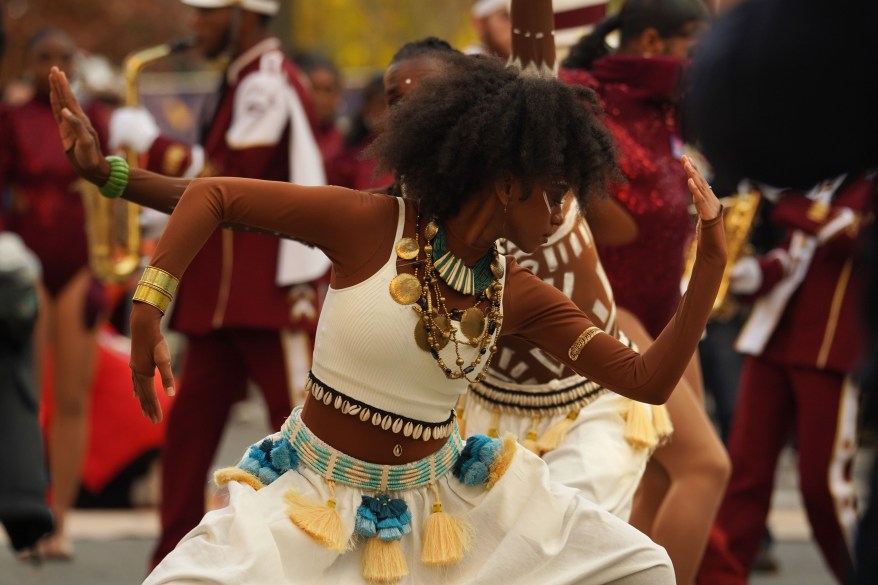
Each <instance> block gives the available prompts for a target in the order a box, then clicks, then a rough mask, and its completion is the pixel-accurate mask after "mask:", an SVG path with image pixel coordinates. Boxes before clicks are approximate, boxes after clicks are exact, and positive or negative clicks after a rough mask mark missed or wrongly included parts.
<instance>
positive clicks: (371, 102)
mask: <svg viewBox="0 0 878 585" xmlns="http://www.w3.org/2000/svg"><path fill="white" fill-rule="evenodd" d="M386 109H387V105H386V104H385V101H384V75H383V74H376V75H374V76H372V77H371V78H369V81H368V82H367V83H366V85H365V87H363V90H362V91H361V92H360V105H359V106H358V107H357V111H356V113H355V114H354V116H353V118H352V119H351V124H350V127H349V128H348V131H347V134H346V135H345V139H344V146H343V148H342V150H341V152H339V153H338V154H337V155H336V156H335V157H334V158H332V159H330V161H329V163H328V164H327V169H328V173H327V177H326V179H327V182H328V183H329V184H330V185H338V186H339V187H348V188H350V189H358V190H370V189H382V188H386V187H388V186H390V184H391V183H393V175H392V174H389V173H380V174H379V173H377V172H376V171H377V168H378V161H377V160H376V159H375V158H374V157H373V156H370V155H368V154H367V153H366V150H367V149H368V148H369V146H370V145H371V144H372V142H374V141H375V139H376V138H377V137H378V136H379V135H380V134H381V132H382V131H383V129H384V113H385V110H386Z"/></svg>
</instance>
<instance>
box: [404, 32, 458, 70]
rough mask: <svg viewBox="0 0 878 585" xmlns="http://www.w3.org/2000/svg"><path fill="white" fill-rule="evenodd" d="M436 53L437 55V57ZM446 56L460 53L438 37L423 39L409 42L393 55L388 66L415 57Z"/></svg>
mask: <svg viewBox="0 0 878 585" xmlns="http://www.w3.org/2000/svg"><path fill="white" fill-rule="evenodd" d="M437 53H438V55H437ZM446 54H455V55H459V54H461V53H460V51H458V50H457V49H455V48H454V47H452V46H451V44H450V43H448V41H443V40H442V39H440V38H438V37H424V38H423V39H418V40H416V41H409V42H407V43H406V44H404V45H403V46H402V47H400V48H399V50H398V51H397V52H396V53H394V55H393V58H392V59H391V60H390V64H391V65H393V64H394V63H399V62H400V61H407V60H409V59H414V58H415V57H423V56H425V55H429V56H431V57H432V56H434V55H435V56H437V57H444V56H445V55H446Z"/></svg>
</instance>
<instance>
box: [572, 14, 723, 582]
mask: <svg viewBox="0 0 878 585" xmlns="http://www.w3.org/2000/svg"><path fill="white" fill-rule="evenodd" d="M707 19H708V11H707V8H706V7H705V6H704V4H703V3H702V2H701V1H700V0H628V1H627V2H626V3H625V4H624V5H623V6H622V9H621V11H619V12H617V13H616V14H614V15H612V16H609V17H608V18H606V19H604V20H603V21H601V22H600V23H599V24H597V25H596V26H595V28H594V30H593V31H592V32H591V33H590V34H588V35H586V36H584V37H582V38H581V39H580V40H579V42H578V43H577V44H576V45H575V46H574V47H573V48H572V49H571V50H570V53H569V55H568V56H567V58H566V59H565V60H564V62H563V63H562V70H561V72H560V76H561V78H562V79H564V80H566V81H567V82H568V83H574V84H581V85H585V86H587V87H592V88H594V89H595V90H596V91H597V93H598V95H599V96H600V97H601V100H602V102H603V105H604V109H605V112H606V116H605V121H606V124H607V126H608V127H609V128H610V130H611V131H612V133H613V135H614V137H615V138H616V142H617V144H618V145H619V149H620V152H621V157H620V160H621V167H622V170H623V172H624V174H625V178H626V179H627V182H626V183H624V184H622V185H620V186H618V187H617V188H615V189H614V190H613V191H612V197H611V198H610V199H608V200H606V201H604V202H600V203H599V204H596V205H592V206H591V207H590V208H589V209H588V210H587V211H586V213H587V218H588V221H589V225H590V226H591V227H592V231H593V233H594V237H595V241H596V242H597V244H598V253H599V255H600V258H601V261H602V263H603V265H604V267H605V269H606V271H607V276H608V277H609V281H610V284H611V285H612V289H613V292H614V294H615V297H616V303H617V305H618V306H619V327H620V328H621V329H622V330H623V331H624V332H625V333H626V334H627V335H628V336H629V337H630V338H631V339H632V340H633V341H634V342H635V343H636V344H637V345H638V346H640V347H646V346H648V345H649V343H650V342H651V340H652V339H653V338H655V336H656V335H658V333H659V332H660V331H661V329H662V328H663V327H664V326H665V324H666V323H667V322H668V319H669V318H670V317H671V313H670V311H671V310H672V309H673V307H674V306H675V305H676V303H677V302H678V299H679V298H680V280H681V277H682V275H683V270H684V264H685V256H686V253H687V251H688V248H689V244H690V242H691V238H692V235H693V224H692V219H691V216H690V213H689V204H688V201H687V195H686V176H685V174H684V173H683V172H682V169H680V168H679V167H675V166H674V165H673V162H672V161H674V160H676V159H677V158H679V156H680V155H681V154H682V153H683V152H684V151H683V142H682V139H681V138H680V135H679V126H678V120H677V117H678V108H679V97H680V89H681V83H682V72H683V67H684V65H685V63H686V59H687V58H688V54H689V52H690V50H691V49H692V48H693V47H694V46H695V43H696V42H697V39H698V37H699V35H700V34H701V32H702V31H703V29H704V28H705V26H706V23H707ZM616 31H618V33H619V46H618V48H617V49H616V50H614V51H613V50H611V49H610V48H609V47H608V45H607V40H606V37H607V35H609V34H610V33H611V32H616ZM684 385H685V388H681V391H677V392H674V393H673V395H672V396H671V398H670V400H669V401H668V405H667V406H668V410H669V412H670V417H671V422H672V423H673V426H674V429H675V432H674V438H673V440H672V441H670V442H668V443H667V444H665V445H663V446H661V447H659V448H658V449H657V450H656V451H655V453H654V455H653V457H652V459H651V460H650V462H649V464H648V466H647V470H646V473H645V474H644V478H643V481H642V483H641V486H640V489H639V491H638V494H637V497H636V499H635V504H634V509H633V511H632V515H631V523H632V524H633V525H634V526H636V527H638V528H640V529H641V530H643V531H644V532H645V533H646V534H648V535H650V536H651V537H652V538H653V539H654V540H655V541H656V542H658V543H659V544H662V545H663V546H664V547H665V548H666V549H667V550H668V553H669V554H670V556H671V559H672V560H673V561H674V568H675V571H676V575H677V582H678V583H680V584H686V585H688V584H689V583H691V582H692V581H693V579H694V578H695V574H696V572H697V570H698V566H699V564H700V561H701V557H702V554H703V552H704V550H705V547H706V546H707V541H708V538H709V535H710V532H711V525H712V523H713V518H714V516H715V514H716V510H717V509H718V507H719V503H720V501H721V499H722V494H723V490H724V489H725V485H726V482H727V480H728V477H729V474H730V464H729V459H728V455H727V454H726V451H725V448H724V447H723V445H722V442H721V441H720V439H719V437H718V436H717V433H716V431H715V430H714V428H713V425H712V423H711V421H710V419H709V418H708V416H707V413H706V411H705V408H704V403H703V391H702V387H703V385H702V381H701V374H700V371H699V370H698V367H697V361H696V360H693V361H692V362H690V367H689V368H688V370H687V375H686V376H685V380H684Z"/></svg>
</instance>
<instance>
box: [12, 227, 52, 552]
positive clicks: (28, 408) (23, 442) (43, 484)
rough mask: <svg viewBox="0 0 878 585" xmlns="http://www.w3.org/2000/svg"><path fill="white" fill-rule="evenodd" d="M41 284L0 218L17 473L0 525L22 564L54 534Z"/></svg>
mask: <svg viewBox="0 0 878 585" xmlns="http://www.w3.org/2000/svg"><path fill="white" fill-rule="evenodd" d="M39 278H40V262H39V260H38V259H37V257H36V256H35V255H34V254H33V252H31V251H30V250H28V249H27V248H26V247H25V246H24V243H23V242H22V241H21V238H19V237H18V235H16V234H14V233H12V232H9V231H3V225H2V218H0V441H2V442H3V444H4V445H6V448H4V449H3V450H2V452H0V467H2V468H3V469H7V470H15V473H9V474H8V475H6V476H4V479H3V482H2V483H0V524H2V525H3V527H4V528H5V530H6V534H7V536H8V537H9V544H10V545H11V546H12V549H13V550H14V551H16V552H17V553H18V556H19V558H22V559H26V558H38V557H39V556H40V554H41V553H40V550H39V543H40V539H41V538H42V537H43V536H45V535H47V534H49V533H51V532H52V530H53V528H54V518H53V516H52V512H51V510H50V509H49V505H48V502H47V499H46V495H47V490H48V486H49V475H48V469H47V466H46V464H45V452H44V450H43V437H42V433H41V432H40V421H39V391H38V389H37V384H36V375H35V374H36V371H35V367H34V346H33V341H34V340H33V334H34V326H35V324H36V321H37V313H38V311H39V306H38V304H39V302H38V294H37V286H38V283H39Z"/></svg>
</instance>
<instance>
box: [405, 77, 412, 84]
mask: <svg viewBox="0 0 878 585" xmlns="http://www.w3.org/2000/svg"><path fill="white" fill-rule="evenodd" d="M405 84H406V85H411V84H412V78H411V77H406V78H405Z"/></svg>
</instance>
